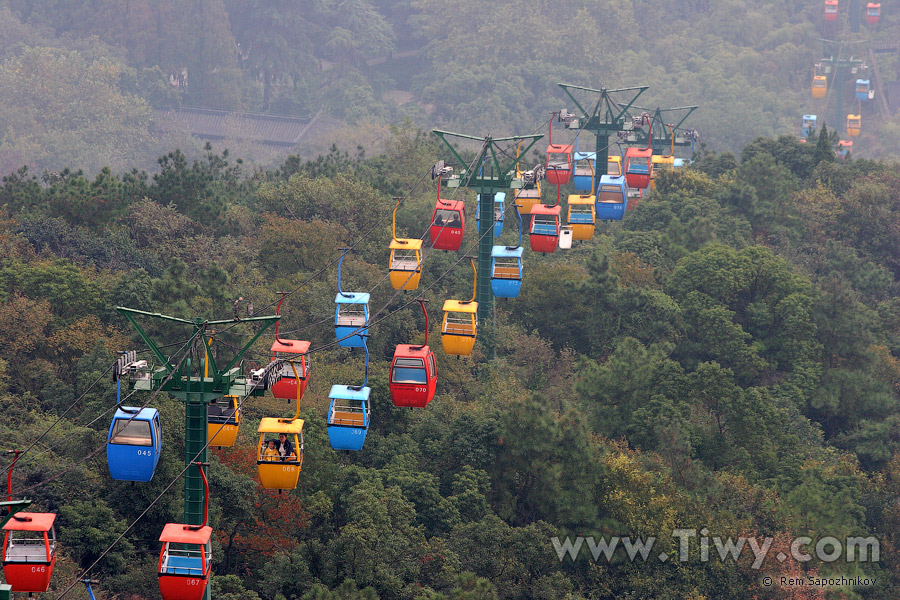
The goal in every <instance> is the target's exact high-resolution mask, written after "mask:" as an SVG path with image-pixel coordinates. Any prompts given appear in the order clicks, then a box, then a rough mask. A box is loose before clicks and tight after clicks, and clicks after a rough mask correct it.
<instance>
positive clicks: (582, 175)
mask: <svg viewBox="0 0 900 600" xmlns="http://www.w3.org/2000/svg"><path fill="white" fill-rule="evenodd" d="M596 170H597V153H596V152H576V153H575V172H574V173H573V174H572V184H573V185H574V186H575V189H576V190H578V191H579V192H591V191H593V190H592V189H591V188H592V186H593V184H594V172H595V171H596Z"/></svg>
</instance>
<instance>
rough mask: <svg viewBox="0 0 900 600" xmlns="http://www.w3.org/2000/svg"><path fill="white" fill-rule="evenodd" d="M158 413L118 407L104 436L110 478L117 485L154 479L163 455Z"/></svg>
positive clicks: (153, 410)
mask: <svg viewBox="0 0 900 600" xmlns="http://www.w3.org/2000/svg"><path fill="white" fill-rule="evenodd" d="M161 429H162V428H161V427H160V423H159V411H158V410H156V409H155V408H135V407H131V406H119V408H118V409H116V414H115V415H113V420H112V423H111V424H110V426H109V432H108V433H107V436H106V462H107V464H108V465H109V474H110V476H111V477H112V478H113V479H116V480H118V481H142V482H147V481H150V480H151V479H152V478H153V474H154V473H155V472H156V465H157V464H158V463H159V456H160V453H161V451H162V431H161Z"/></svg>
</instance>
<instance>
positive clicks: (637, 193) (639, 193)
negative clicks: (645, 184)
mask: <svg viewBox="0 0 900 600" xmlns="http://www.w3.org/2000/svg"><path fill="white" fill-rule="evenodd" d="M645 191H646V190H635V189H632V188H628V191H627V192H626V194H625V195H626V197H627V198H628V204H627V205H626V206H625V210H626V211H629V210H634V209H635V208H637V207H638V205H639V204H640V203H641V200H642V199H643V198H644V192H645Z"/></svg>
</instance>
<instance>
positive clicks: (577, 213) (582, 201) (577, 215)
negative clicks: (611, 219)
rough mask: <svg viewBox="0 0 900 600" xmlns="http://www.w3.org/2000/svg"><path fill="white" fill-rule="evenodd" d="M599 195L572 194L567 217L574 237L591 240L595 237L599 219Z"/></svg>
mask: <svg viewBox="0 0 900 600" xmlns="http://www.w3.org/2000/svg"><path fill="white" fill-rule="evenodd" d="M596 204H597V197H596V196H594V195H593V194H591V195H590V196H579V195H576V194H572V195H571V196H569V201H568V209H569V211H568V215H567V217H566V219H567V221H568V223H569V226H570V227H571V228H572V239H575V240H589V239H591V238H592V237H594V224H595V223H596V221H597V209H596Z"/></svg>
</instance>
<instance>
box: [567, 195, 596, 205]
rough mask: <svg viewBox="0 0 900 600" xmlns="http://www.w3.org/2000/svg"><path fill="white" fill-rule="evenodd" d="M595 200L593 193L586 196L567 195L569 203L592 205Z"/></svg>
mask: <svg viewBox="0 0 900 600" xmlns="http://www.w3.org/2000/svg"><path fill="white" fill-rule="evenodd" d="M596 202H597V199H596V197H594V196H593V195H588V196H576V195H574V194H573V195H572V196H569V204H577V205H592V204H595V203H596Z"/></svg>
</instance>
